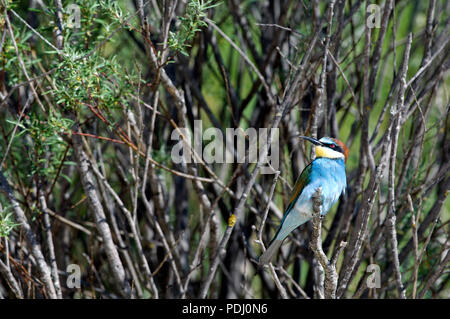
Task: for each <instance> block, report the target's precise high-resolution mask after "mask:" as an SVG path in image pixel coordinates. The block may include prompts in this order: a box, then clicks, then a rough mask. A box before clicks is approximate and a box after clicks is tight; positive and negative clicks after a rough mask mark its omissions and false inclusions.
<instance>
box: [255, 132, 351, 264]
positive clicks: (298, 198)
mask: <svg viewBox="0 0 450 319" xmlns="http://www.w3.org/2000/svg"><path fill="white" fill-rule="evenodd" d="M300 138H302V139H305V140H307V141H310V142H311V143H313V144H314V145H315V153H316V158H315V159H314V160H313V161H312V162H311V163H309V164H308V165H307V166H306V167H305V168H304V169H303V171H302V173H301V174H300V176H299V177H298V179H297V181H296V183H295V185H294V189H293V193H292V195H291V197H290V200H289V203H288V205H287V207H286V211H285V213H284V215H283V219H282V220H281V223H280V226H279V227H278V230H277V232H276V234H275V236H274V237H273V239H272V240H271V242H270V244H269V246H268V247H267V250H266V251H265V252H264V253H263V254H262V255H261V256H260V258H259V264H260V266H264V265H266V264H268V263H270V262H271V260H272V259H273V257H274V256H275V254H276V252H277V251H278V249H279V248H280V247H281V244H282V243H283V241H284V239H285V238H286V237H287V236H288V235H289V234H290V233H291V232H292V231H294V229H296V228H297V227H299V226H300V225H302V224H304V223H306V222H308V221H309V220H311V219H312V217H313V212H314V211H313V196H314V194H315V193H316V191H317V189H318V188H319V187H321V200H322V206H321V212H320V215H321V217H323V216H325V215H326V214H327V213H328V211H329V210H330V208H331V207H332V206H333V205H334V204H335V203H336V201H337V200H338V199H339V197H340V196H341V194H342V193H345V189H346V187H347V177H346V175H345V164H346V162H347V157H348V153H349V150H348V148H347V147H346V146H345V144H344V143H343V142H342V141H340V140H338V139H336V138H331V137H322V138H321V139H319V140H317V139H315V138H312V137H308V136H300Z"/></svg>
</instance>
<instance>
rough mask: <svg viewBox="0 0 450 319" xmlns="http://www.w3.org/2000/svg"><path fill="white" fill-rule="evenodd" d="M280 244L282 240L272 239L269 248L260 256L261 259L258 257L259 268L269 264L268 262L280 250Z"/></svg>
mask: <svg viewBox="0 0 450 319" xmlns="http://www.w3.org/2000/svg"><path fill="white" fill-rule="evenodd" d="M282 242H283V240H280V239H274V240H273V241H272V242H271V243H270V245H269V247H267V250H266V251H265V252H264V254H262V255H261V257H259V265H260V266H264V265H266V264H268V263H270V261H271V260H272V259H273V256H275V254H276V252H277V251H278V249H279V248H280V246H281V243H282Z"/></svg>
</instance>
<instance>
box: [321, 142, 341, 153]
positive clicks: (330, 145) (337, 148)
mask: <svg viewBox="0 0 450 319" xmlns="http://www.w3.org/2000/svg"><path fill="white" fill-rule="evenodd" d="M324 145H325V146H326V147H328V148H331V149H332V150H333V151H337V152H340V153H344V151H343V150H342V148H341V147H340V146H339V145H336V144H325V143H324Z"/></svg>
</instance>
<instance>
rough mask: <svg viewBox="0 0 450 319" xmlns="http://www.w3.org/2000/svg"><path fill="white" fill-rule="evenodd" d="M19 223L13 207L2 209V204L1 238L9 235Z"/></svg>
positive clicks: (0, 213)
mask: <svg viewBox="0 0 450 319" xmlns="http://www.w3.org/2000/svg"><path fill="white" fill-rule="evenodd" d="M19 225H20V224H17V223H16V222H15V221H14V217H13V213H12V212H11V208H10V207H7V208H5V209H3V210H2V209H1V206H0V238H1V237H8V236H9V233H10V232H11V231H12V230H13V229H14V228H15V227H17V226H19Z"/></svg>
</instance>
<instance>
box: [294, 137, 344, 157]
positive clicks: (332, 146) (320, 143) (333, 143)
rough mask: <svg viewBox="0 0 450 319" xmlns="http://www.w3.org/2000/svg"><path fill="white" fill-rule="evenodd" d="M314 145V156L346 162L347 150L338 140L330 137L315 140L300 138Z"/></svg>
mask: <svg viewBox="0 0 450 319" xmlns="http://www.w3.org/2000/svg"><path fill="white" fill-rule="evenodd" d="M300 137H301V138H303V139H305V140H308V141H310V142H311V143H313V144H314V145H316V156H317V157H326V158H333V159H335V158H342V159H344V161H345V162H347V157H348V148H347V146H345V144H344V143H342V142H341V141H340V140H338V139H336V138H331V137H326V136H325V137H322V138H321V139H320V140H317V139H315V138H312V137H308V136H300Z"/></svg>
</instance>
